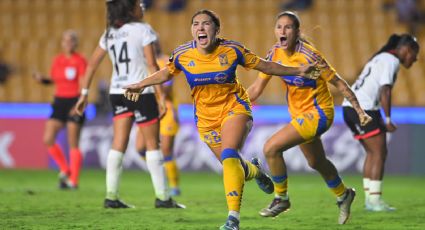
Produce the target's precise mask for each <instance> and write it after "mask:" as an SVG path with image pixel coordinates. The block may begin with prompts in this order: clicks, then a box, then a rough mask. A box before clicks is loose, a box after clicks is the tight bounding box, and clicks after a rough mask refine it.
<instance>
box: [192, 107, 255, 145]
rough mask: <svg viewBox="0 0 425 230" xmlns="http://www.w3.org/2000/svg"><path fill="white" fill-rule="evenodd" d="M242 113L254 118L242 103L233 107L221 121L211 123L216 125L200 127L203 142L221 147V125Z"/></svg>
mask: <svg viewBox="0 0 425 230" xmlns="http://www.w3.org/2000/svg"><path fill="white" fill-rule="evenodd" d="M240 114H245V115H247V116H249V117H250V118H251V119H252V113H251V111H247V110H246V109H245V108H244V107H243V106H242V105H241V106H237V107H235V108H233V109H232V110H231V111H229V112H228V113H227V115H226V116H224V117H223V118H222V119H221V120H220V122H214V123H211V124H214V125H211V126H210V127H208V128H200V127H198V132H199V137H200V138H201V140H202V141H203V142H205V143H206V144H207V145H208V146H209V147H211V148H216V147H220V146H221V127H222V126H223V124H224V122H226V121H227V119H229V118H231V117H233V116H235V115H240Z"/></svg>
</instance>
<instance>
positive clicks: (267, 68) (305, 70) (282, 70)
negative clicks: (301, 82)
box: [254, 59, 320, 79]
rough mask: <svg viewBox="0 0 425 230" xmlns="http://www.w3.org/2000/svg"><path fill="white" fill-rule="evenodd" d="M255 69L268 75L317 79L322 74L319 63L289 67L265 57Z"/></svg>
mask: <svg viewBox="0 0 425 230" xmlns="http://www.w3.org/2000/svg"><path fill="white" fill-rule="evenodd" d="M254 69H256V70H258V71H261V72H263V73H265V74H268V75H276V76H291V75H297V76H302V77H307V78H313V79H316V78H317V77H319V76H320V69H319V67H318V66H317V63H313V64H309V65H305V66H300V67H289V66H284V65H281V64H279V63H276V62H272V61H266V60H264V59H260V62H259V63H258V65H257V66H256V67H254Z"/></svg>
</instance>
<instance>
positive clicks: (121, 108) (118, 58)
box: [76, 0, 184, 208]
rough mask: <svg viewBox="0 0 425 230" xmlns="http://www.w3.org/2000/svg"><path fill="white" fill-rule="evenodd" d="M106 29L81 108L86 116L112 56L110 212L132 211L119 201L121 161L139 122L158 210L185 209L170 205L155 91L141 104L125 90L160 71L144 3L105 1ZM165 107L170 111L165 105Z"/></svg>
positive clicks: (92, 62) (89, 71)
mask: <svg viewBox="0 0 425 230" xmlns="http://www.w3.org/2000/svg"><path fill="white" fill-rule="evenodd" d="M106 7H107V15H108V18H107V24H108V27H107V29H106V31H105V33H104V34H103V35H102V36H101V38H100V40H99V45H98V47H97V48H96V50H95V51H94V53H93V55H92V58H91V60H90V62H89V65H88V68H87V72H86V76H85V82H84V83H83V89H82V92H81V97H80V98H79V101H78V103H77V105H76V110H77V112H78V113H82V112H83V111H84V109H85V106H86V105H87V95H88V88H89V86H90V83H91V80H92V78H93V75H94V72H95V71H96V69H97V68H98V66H99V64H100V62H101V61H102V60H103V58H104V57H105V56H106V54H109V58H110V59H111V62H112V66H113V72H112V77H111V87H110V101H111V105H112V108H113V113H114V118H113V133H114V135H113V141H112V146H111V149H110V150H109V152H108V158H107V163H106V199H105V200H104V207H105V208H129V207H131V206H130V205H127V204H125V203H124V202H122V201H121V200H119V197H118V185H119V181H120V175H121V170H122V160H123V157H124V153H125V151H126V149H127V145H128V140H129V135H130V131H131V128H132V125H133V122H134V121H135V122H136V123H137V125H138V126H139V128H140V131H141V133H142V135H143V138H144V140H145V141H146V150H147V151H146V164H147V167H148V170H149V172H150V174H151V178H152V183H153V187H154V190H155V196H156V199H155V207H156V208H184V206H183V205H180V204H177V203H176V202H175V201H174V200H172V199H171V197H170V195H169V193H168V188H167V181H166V177H165V173H164V166H163V155H162V152H161V150H160V148H159V110H158V104H157V101H156V98H155V95H154V89H153V88H148V89H146V90H144V92H143V94H142V95H140V97H141V100H139V102H133V101H129V100H127V99H126V98H125V97H124V90H123V89H121V87H122V86H124V85H127V84H129V83H134V82H138V81H140V80H142V79H144V78H145V77H147V76H148V73H149V72H150V73H153V72H156V71H158V70H159V67H158V64H157V63H156V58H155V52H154V46H153V42H154V41H155V40H156V39H157V37H156V35H155V32H154V31H153V30H152V28H151V27H150V25H148V24H147V23H143V22H140V21H139V19H140V18H142V17H143V5H142V4H141V3H140V0H106ZM155 90H157V91H158V94H160V95H159V96H158V98H165V97H163V96H162V95H161V94H162V90H161V87H160V86H156V87H155ZM160 105H162V106H165V101H164V100H161V102H160Z"/></svg>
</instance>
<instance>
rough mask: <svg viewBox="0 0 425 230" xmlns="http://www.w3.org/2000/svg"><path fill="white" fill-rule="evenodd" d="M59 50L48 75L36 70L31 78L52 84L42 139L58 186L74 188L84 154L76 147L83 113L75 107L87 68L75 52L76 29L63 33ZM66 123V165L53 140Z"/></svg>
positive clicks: (83, 117)
mask: <svg viewBox="0 0 425 230" xmlns="http://www.w3.org/2000/svg"><path fill="white" fill-rule="evenodd" d="M61 46H62V53H61V54H59V55H58V56H56V57H55V58H54V60H53V63H52V66H51V70H50V76H46V75H43V74H41V73H39V72H35V73H34V74H33V77H34V79H35V80H37V81H38V82H41V83H43V84H51V83H54V84H55V86H56V90H55V98H54V102H53V104H52V109H53V112H52V114H51V115H50V118H49V120H47V123H46V127H45V129H44V135H43V141H44V143H45V145H46V146H47V148H48V152H49V154H50V156H51V157H52V158H53V159H54V161H55V162H56V164H57V165H58V166H59V169H60V173H59V187H60V188H61V189H66V188H73V189H75V188H77V187H78V178H79V174H80V169H81V164H82V162H83V156H82V154H81V151H80V149H79V146H78V144H79V139H80V132H81V127H82V125H83V123H84V120H85V116H84V114H81V115H79V114H77V113H75V111H74V106H75V104H76V103H77V101H78V97H79V96H80V85H81V82H82V78H83V76H84V73H85V71H86V66H87V62H86V59H85V58H84V57H83V56H82V55H81V54H79V53H77V52H76V49H77V46H78V37H77V34H76V32H75V31H73V30H67V31H65V32H64V33H63V35H62V41H61ZM65 126H66V129H67V137H68V144H69V148H70V149H69V165H68V163H67V160H66V157H65V154H64V152H63V151H62V149H61V147H60V146H59V144H58V143H55V140H56V137H57V135H58V133H59V131H60V130H61V129H62V128H64V127H65Z"/></svg>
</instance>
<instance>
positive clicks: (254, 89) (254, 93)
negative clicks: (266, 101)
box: [247, 77, 270, 101]
mask: <svg viewBox="0 0 425 230" xmlns="http://www.w3.org/2000/svg"><path fill="white" fill-rule="evenodd" d="M269 81H270V78H262V77H257V79H255V82H254V83H252V85H251V86H249V88H248V89H247V93H248V96H249V100H250V101H256V100H257V98H258V97H259V96H260V95H261V93H263V90H264V88H265V87H266V85H267V83H268V82H269Z"/></svg>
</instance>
